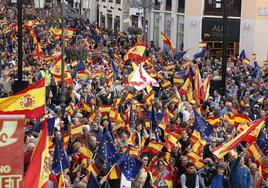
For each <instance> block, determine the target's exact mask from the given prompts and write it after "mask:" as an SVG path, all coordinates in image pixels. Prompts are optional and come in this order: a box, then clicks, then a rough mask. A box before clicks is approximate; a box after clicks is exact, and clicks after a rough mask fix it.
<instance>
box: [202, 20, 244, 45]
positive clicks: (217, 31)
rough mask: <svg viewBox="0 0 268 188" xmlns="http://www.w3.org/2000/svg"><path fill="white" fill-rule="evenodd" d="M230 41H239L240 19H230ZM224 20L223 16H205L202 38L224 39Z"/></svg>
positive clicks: (210, 39) (211, 39) (209, 39)
mask: <svg viewBox="0 0 268 188" xmlns="http://www.w3.org/2000/svg"><path fill="white" fill-rule="evenodd" d="M228 27H229V29H228V30H229V32H228V41H229V42H239V39H240V20H239V19H228ZM222 37H223V21H222V19H221V18H203V20H202V39H203V41H222Z"/></svg>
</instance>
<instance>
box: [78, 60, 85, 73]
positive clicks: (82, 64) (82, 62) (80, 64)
mask: <svg viewBox="0 0 268 188" xmlns="http://www.w3.org/2000/svg"><path fill="white" fill-rule="evenodd" d="M85 69H86V64H85V62H84V61H83V60H80V61H79V63H78V64H77V65H76V67H75V71H76V72H78V71H84V70H85Z"/></svg>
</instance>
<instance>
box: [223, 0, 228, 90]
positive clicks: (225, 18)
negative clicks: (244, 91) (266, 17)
mask: <svg viewBox="0 0 268 188" xmlns="http://www.w3.org/2000/svg"><path fill="white" fill-rule="evenodd" d="M222 3H223V37H222V54H223V55H222V94H223V95H224V94H225V89H226V66H227V56H228V2H227V0H222Z"/></svg>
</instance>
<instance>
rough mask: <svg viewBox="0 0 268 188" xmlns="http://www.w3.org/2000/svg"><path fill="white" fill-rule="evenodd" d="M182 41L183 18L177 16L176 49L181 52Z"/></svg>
mask: <svg viewBox="0 0 268 188" xmlns="http://www.w3.org/2000/svg"><path fill="white" fill-rule="evenodd" d="M183 39H184V16H182V15H178V16H177V44H176V49H177V50H180V51H182V50H183Z"/></svg>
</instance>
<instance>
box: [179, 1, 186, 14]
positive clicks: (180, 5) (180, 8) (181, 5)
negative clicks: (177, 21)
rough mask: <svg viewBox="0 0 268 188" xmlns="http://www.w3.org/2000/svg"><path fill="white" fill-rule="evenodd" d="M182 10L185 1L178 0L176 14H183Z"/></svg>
mask: <svg viewBox="0 0 268 188" xmlns="http://www.w3.org/2000/svg"><path fill="white" fill-rule="evenodd" d="M184 10H185V0H179V2H178V12H181V13H184Z"/></svg>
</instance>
